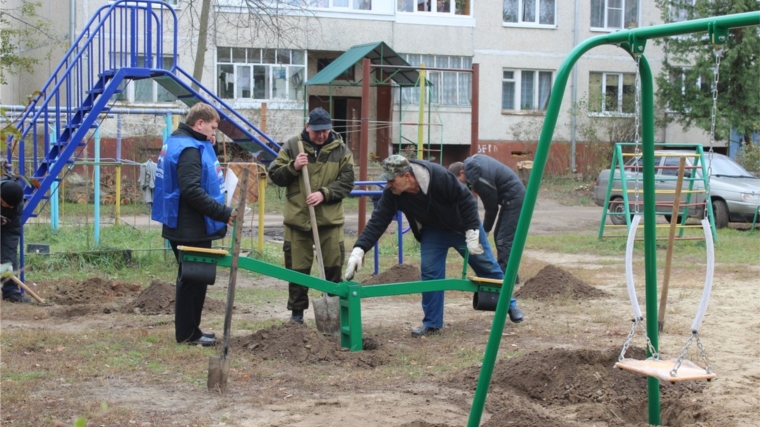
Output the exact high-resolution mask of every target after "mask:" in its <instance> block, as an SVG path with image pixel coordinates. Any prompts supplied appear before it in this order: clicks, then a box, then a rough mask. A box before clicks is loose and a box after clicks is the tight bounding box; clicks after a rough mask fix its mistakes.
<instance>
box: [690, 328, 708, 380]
mask: <svg viewBox="0 0 760 427" xmlns="http://www.w3.org/2000/svg"><path fill="white" fill-rule="evenodd" d="M694 337H695V338H696V339H697V348H699V354H700V356H702V361H703V362H704V363H705V372H707V373H708V374H712V368H711V367H710V363H708V362H707V352H705V347H704V346H703V345H702V340H700V339H699V334H698V333H697V332H696V331H695V332H694Z"/></svg>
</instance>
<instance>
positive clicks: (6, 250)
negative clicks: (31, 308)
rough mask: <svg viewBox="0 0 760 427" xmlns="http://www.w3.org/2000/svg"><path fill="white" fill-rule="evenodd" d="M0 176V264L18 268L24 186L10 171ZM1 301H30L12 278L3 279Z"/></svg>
mask: <svg viewBox="0 0 760 427" xmlns="http://www.w3.org/2000/svg"><path fill="white" fill-rule="evenodd" d="M2 172H3V175H2V178H0V205H2V209H0V211H1V212H0V213H1V214H2V217H1V218H0V221H1V222H2V224H1V225H0V264H11V266H12V268H13V270H16V269H18V241H19V238H20V237H21V214H22V213H23V211H24V187H23V186H22V185H21V183H20V182H19V180H18V179H17V178H16V177H14V176H13V174H11V173H10V172H6V171H5V170H3V171H2ZM3 301H9V302H32V300H31V299H30V298H29V297H28V296H26V295H24V294H23V293H22V291H21V290H20V289H19V287H18V286H17V285H16V284H15V283H13V281H12V280H3Z"/></svg>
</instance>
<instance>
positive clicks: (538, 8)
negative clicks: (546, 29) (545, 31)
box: [503, 0, 557, 25]
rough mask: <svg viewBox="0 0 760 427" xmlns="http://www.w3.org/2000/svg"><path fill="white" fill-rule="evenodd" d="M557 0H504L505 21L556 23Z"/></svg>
mask: <svg viewBox="0 0 760 427" xmlns="http://www.w3.org/2000/svg"><path fill="white" fill-rule="evenodd" d="M556 12H557V7H556V2H555V0H504V10H503V16H504V22H507V23H515V24H538V25H555V24H556V21H555V15H556Z"/></svg>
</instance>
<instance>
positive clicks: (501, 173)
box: [449, 154, 525, 323]
mask: <svg viewBox="0 0 760 427" xmlns="http://www.w3.org/2000/svg"><path fill="white" fill-rule="evenodd" d="M449 172H451V173H453V174H454V175H455V176H456V177H457V178H458V179H459V182H461V183H462V184H465V185H467V186H468V187H470V188H471V189H472V190H473V191H475V193H477V195H478V196H479V197H480V200H482V201H483V206H484V207H485V209H486V214H485V217H484V219H483V229H485V230H486V233H488V232H490V231H491V228H492V227H493V225H494V221H496V229H495V230H494V233H493V236H494V242H495V243H496V253H497V257H496V259H497V262H498V263H499V267H501V270H502V271H506V270H507V261H508V260H509V253H510V252H511V250H512V242H513V241H514V240H515V231H516V230H517V221H518V220H519V219H520V210H521V209H522V204H523V199H524V198H525V186H524V185H523V183H522V181H520V178H518V176H517V175H516V174H515V173H514V172H513V171H512V169H510V168H508V167H507V166H505V165H504V164H502V163H501V162H499V161H497V160H495V159H493V158H492V157H488V156H485V155H483V154H476V155H474V156H472V157H468V158H466V159H465V160H464V162H456V163H452V164H451V166H449ZM497 216H498V220H497ZM517 282H518V283H519V282H520V279H519V276H518V278H517ZM509 319H510V320H511V321H513V322H515V323H519V322H522V320H523V313H522V311H521V310H520V309H519V308H516V307H515V308H514V309H513V308H510V310H509Z"/></svg>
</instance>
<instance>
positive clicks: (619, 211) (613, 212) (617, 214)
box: [607, 197, 633, 225]
mask: <svg viewBox="0 0 760 427" xmlns="http://www.w3.org/2000/svg"><path fill="white" fill-rule="evenodd" d="M607 216H608V217H610V222H611V223H612V224H614V225H625V205H624V204H623V198H622V197H615V198H614V199H612V200H610V205H609V210H608V213H607ZM631 218H633V215H631Z"/></svg>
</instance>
